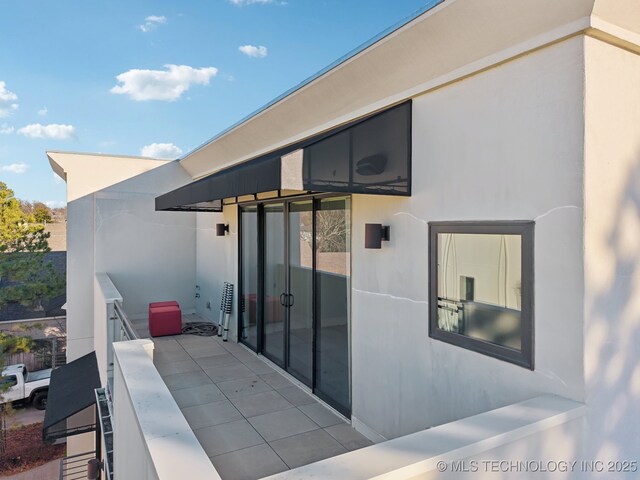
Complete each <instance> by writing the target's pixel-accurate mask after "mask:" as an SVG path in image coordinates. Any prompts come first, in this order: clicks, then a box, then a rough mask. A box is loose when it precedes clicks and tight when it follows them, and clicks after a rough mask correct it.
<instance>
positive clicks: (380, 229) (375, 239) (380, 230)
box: [364, 223, 389, 248]
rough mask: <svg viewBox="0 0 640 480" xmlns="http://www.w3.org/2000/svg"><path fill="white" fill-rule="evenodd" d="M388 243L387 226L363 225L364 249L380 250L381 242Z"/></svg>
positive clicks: (378, 224) (376, 224) (377, 224)
mask: <svg viewBox="0 0 640 480" xmlns="http://www.w3.org/2000/svg"><path fill="white" fill-rule="evenodd" d="M383 240H384V241H385V242H388V241H389V226H388V225H387V226H382V224H380V223H365V225H364V248H382V241H383Z"/></svg>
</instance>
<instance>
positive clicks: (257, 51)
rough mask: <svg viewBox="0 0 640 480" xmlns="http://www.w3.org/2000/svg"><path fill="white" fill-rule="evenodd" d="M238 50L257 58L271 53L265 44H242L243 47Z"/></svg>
mask: <svg viewBox="0 0 640 480" xmlns="http://www.w3.org/2000/svg"><path fill="white" fill-rule="evenodd" d="M238 50H240V51H241V52H242V53H244V54H245V55H246V56H247V57H256V58H264V57H266V56H267V54H268V53H269V51H268V50H267V47H265V46H264V45H259V46H255V45H242V46H241V47H238Z"/></svg>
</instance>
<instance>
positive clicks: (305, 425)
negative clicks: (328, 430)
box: [248, 408, 328, 442]
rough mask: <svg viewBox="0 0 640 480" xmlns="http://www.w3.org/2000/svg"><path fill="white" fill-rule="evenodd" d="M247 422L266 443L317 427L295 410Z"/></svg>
mask: <svg viewBox="0 0 640 480" xmlns="http://www.w3.org/2000/svg"><path fill="white" fill-rule="evenodd" d="M248 420H249V422H250V423H251V425H253V426H254V428H255V429H256V430H257V431H258V433H260V435H262V436H263V438H264V439H265V440H267V441H268V442H270V441H272V440H278V439H280V438H285V437H290V436H291V435H297V434H299V433H303V432H308V431H310V430H315V429H317V428H318V425H316V424H315V423H314V422H312V421H311V420H310V419H309V417H307V416H306V415H305V414H304V413H302V412H301V411H300V410H298V409H297V408H289V409H288V410H282V411H280V412H273V413H266V414H264V415H259V416H257V417H253V418H249V419H248ZM327 435H328V434H327Z"/></svg>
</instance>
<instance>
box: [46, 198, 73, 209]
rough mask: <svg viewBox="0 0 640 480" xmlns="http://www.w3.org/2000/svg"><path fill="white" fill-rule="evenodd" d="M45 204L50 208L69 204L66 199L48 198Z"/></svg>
mask: <svg viewBox="0 0 640 480" xmlns="http://www.w3.org/2000/svg"><path fill="white" fill-rule="evenodd" d="M44 204H45V205H46V206H47V207H49V208H63V207H66V206H67V202H65V201H64V200H47V201H46V202H44Z"/></svg>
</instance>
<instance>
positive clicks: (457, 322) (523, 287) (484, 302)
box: [430, 223, 533, 367]
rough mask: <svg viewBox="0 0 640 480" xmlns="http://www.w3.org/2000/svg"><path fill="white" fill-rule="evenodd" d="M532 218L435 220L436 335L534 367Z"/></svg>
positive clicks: (433, 289)
mask: <svg viewBox="0 0 640 480" xmlns="http://www.w3.org/2000/svg"><path fill="white" fill-rule="evenodd" d="M532 273H533V224H532V223H515V224H502V223H477V224H470V223H461V224H456V223H450V224H447V223H438V224H435V223H434V224H431V283H432V285H431V292H432V294H431V299H430V300H431V305H432V307H431V336H432V337H435V338H438V339H440V340H444V341H447V342H449V343H454V344H457V345H459V346H462V347H465V348H469V349H471V350H476V351H478V352H481V353H485V354H488V355H492V356H496V357H498V358H502V359H504V360H509V361H512V362H514V363H517V364H520V365H523V366H527V367H532V366H533V355H532V342H533V325H532V309H531V301H532Z"/></svg>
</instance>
